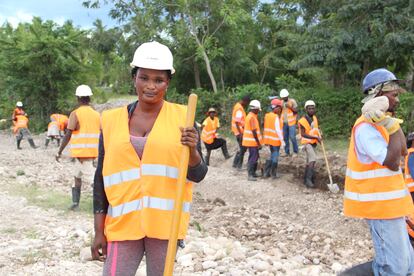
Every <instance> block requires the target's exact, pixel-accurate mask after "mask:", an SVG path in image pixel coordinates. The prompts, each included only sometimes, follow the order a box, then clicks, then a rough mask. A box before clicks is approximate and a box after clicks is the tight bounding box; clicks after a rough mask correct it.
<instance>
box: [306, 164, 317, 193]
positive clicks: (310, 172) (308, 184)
mask: <svg viewBox="0 0 414 276" xmlns="http://www.w3.org/2000/svg"><path fill="white" fill-rule="evenodd" d="M313 174H314V170H313V168H312V167H310V166H306V169H305V181H304V182H305V183H304V184H305V186H306V187H308V188H315V184H314V183H313V181H312V177H313Z"/></svg>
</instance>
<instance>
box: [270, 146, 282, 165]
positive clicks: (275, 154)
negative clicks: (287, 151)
mask: <svg viewBox="0 0 414 276" xmlns="http://www.w3.org/2000/svg"><path fill="white" fill-rule="evenodd" d="M279 151H280V146H270V160H271V161H272V163H277V159H278V158H279Z"/></svg>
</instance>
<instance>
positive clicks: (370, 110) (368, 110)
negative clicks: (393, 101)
mask: <svg viewBox="0 0 414 276" xmlns="http://www.w3.org/2000/svg"><path fill="white" fill-rule="evenodd" d="M388 107H389V102H388V98H387V97H385V96H381V97H376V98H373V99H372V100H369V101H368V102H366V103H365V104H364V106H363V107H362V109H361V111H362V115H363V116H364V118H365V121H367V122H369V123H374V124H377V125H379V126H383V127H384V128H385V129H386V130H387V132H388V133H389V134H390V135H391V134H394V133H395V132H397V131H398V130H399V129H400V124H401V123H402V122H403V120H400V119H396V118H393V117H391V116H390V114H388V113H387V110H388Z"/></svg>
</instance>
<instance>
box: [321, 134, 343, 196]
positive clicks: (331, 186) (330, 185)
mask: <svg viewBox="0 0 414 276" xmlns="http://www.w3.org/2000/svg"><path fill="white" fill-rule="evenodd" d="M318 132H319V131H318ZM319 137H322V136H321V135H320V132H319ZM321 146H322V151H323V157H324V158H325V163H326V169H327V170H328V176H329V183H328V184H327V186H328V189H329V191H331V192H332V193H337V192H339V187H338V185H337V184H336V183H333V181H332V175H331V170H330V168H329V163H328V158H327V157H326V151H325V146H324V145H323V140H322V139H321Z"/></svg>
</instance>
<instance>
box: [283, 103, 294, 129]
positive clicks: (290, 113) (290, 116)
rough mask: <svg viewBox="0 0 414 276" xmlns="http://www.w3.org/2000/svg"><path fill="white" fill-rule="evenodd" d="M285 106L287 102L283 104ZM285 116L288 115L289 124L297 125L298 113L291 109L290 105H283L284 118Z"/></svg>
mask: <svg viewBox="0 0 414 276" xmlns="http://www.w3.org/2000/svg"><path fill="white" fill-rule="evenodd" d="M283 106H285V103H284V104H283ZM285 114H286V115H285ZM285 116H287V121H288V125H289V126H294V125H296V117H297V114H295V113H293V111H292V109H290V108H289V107H283V108H282V118H284V117H285Z"/></svg>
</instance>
